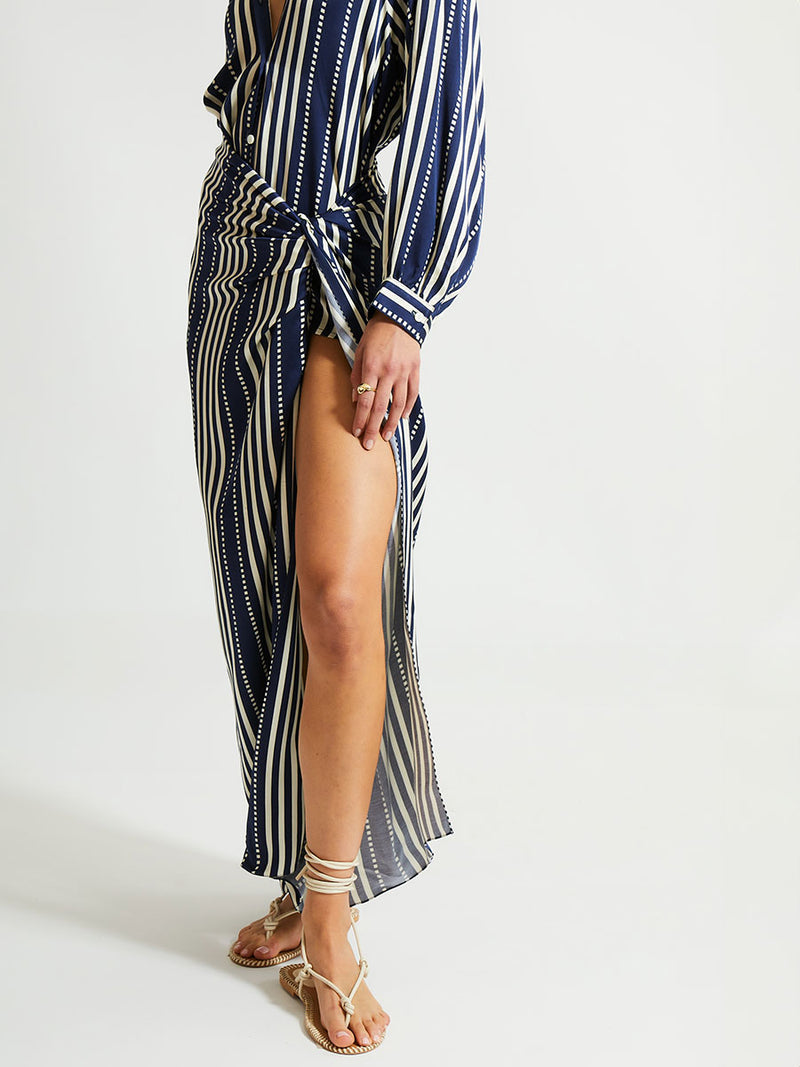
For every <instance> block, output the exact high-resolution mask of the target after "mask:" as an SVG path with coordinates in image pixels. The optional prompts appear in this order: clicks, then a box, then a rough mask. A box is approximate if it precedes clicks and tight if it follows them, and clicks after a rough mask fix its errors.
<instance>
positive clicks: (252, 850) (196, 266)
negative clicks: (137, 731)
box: [187, 0, 485, 1053]
mask: <svg viewBox="0 0 800 1067" xmlns="http://www.w3.org/2000/svg"><path fill="white" fill-rule="evenodd" d="M477 19H478V16H477V9H476V0H285V3H284V0H272V2H271V4H270V3H269V0H231V2H230V3H229V5H228V11H227V15H226V22H225V34H226V45H227V58H226V61H225V64H224V66H223V67H222V69H221V70H220V71H219V73H218V74H217V76H216V78H215V79H214V81H213V82H212V83H211V84H210V85H209V86H208V88H207V90H206V93H205V97H204V103H205V105H206V107H207V108H208V109H209V110H210V111H211V112H212V113H213V114H214V115H215V116H216V117H217V123H218V126H219V128H220V130H221V132H222V135H223V136H222V142H221V144H220V145H219V147H218V149H217V150H216V153H215V156H214V160H213V162H212V164H211V167H210V168H209V171H208V173H207V174H206V176H205V178H204V180H203V184H202V190H201V196H200V207H199V217H198V228H197V239H196V243H195V247H194V251H193V254H192V261H191V274H190V284H189V327H188V337H187V347H188V361H189V371H190V380H191V386H192V405H193V415H194V439H195V451H196V458H197V469H198V476H199V482H200V488H201V492H202V498H203V504H204V508H205V514H206V524H207V533H208V540H209V547H210V551H211V560H212V566H213V575H214V588H215V596H216V606H217V612H218V618H219V624H220V632H221V635H222V641H223V647H224V651H225V656H226V662H227V667H228V673H229V677H230V680H231V684H232V688H233V693H234V699H235V705H236V737H237V741H238V745H239V753H240V758H241V771H242V780H243V784H244V789H245V794H246V797H247V800H248V818H247V832H246V849H245V853H244V858H243V860H242V866H243V867H244V868H245V869H246V870H248V871H250V872H252V873H253V874H257V875H262V876H267V877H271V878H276V879H278V880H280V882H281V886H282V889H283V890H284V895H283V897H277V898H276V899H275V900H273V902H272V905H271V907H270V911H269V913H268V915H267V916H265V917H263V918H261V919H259V920H257V921H256V922H253V923H251V924H250V925H248V926H245V927H244V928H243V929H242V930H241V931H240V932H239V937H238V940H237V941H236V942H235V943H234V944H233V946H232V947H231V950H230V958H231V959H232V960H234V962H236V963H240V964H243V965H245V966H273V965H275V964H279V963H285V961H286V960H289V959H293V958H294V957H296V956H297V955H298V954H299V955H301V957H302V963H295V964H291V965H285V966H283V967H282V968H281V971H280V979H281V983H282V984H283V985H284V987H285V988H286V989H287V990H288V991H289V992H290V993H292V994H294V995H296V996H299V997H300V998H301V1000H302V1001H303V1004H304V1007H305V1012H306V1026H307V1028H308V1030H309V1033H310V1034H311V1035H312V1037H314V1039H315V1040H316V1041H317V1042H318V1043H319V1044H321V1045H322V1046H323V1047H324V1048H327V1049H329V1050H330V1051H333V1052H347V1053H354V1052H366V1051H369V1050H370V1049H373V1048H375V1047H377V1045H378V1044H379V1043H380V1041H381V1040H382V1038H383V1035H384V1030H385V1028H386V1025H387V1023H388V1022H389V1016H388V1014H387V1013H386V1012H385V1011H384V1010H383V1008H382V1007H381V1005H380V1004H379V1003H378V1001H377V1000H376V999H375V997H374V996H373V994H372V992H371V991H370V990H369V989H368V987H367V985H366V983H365V981H364V976H365V975H366V960H364V958H363V957H362V956H361V951H360V945H358V934H357V932H356V943H357V945H358V949H359V960H358V961H356V959H355V957H354V954H353V951H352V948H351V946H350V943H349V941H348V934H349V931H350V929H351V927H352V929H353V930H354V931H355V926H354V925H353V924H354V921H355V920H356V919H357V918H358V912H357V910H356V909H355V907H351V905H350V896H351V895H352V897H353V898H354V900H355V901H356V903H363V902H365V901H366V900H369V899H371V898H373V897H375V896H377V895H378V894H380V893H382V892H385V891H386V890H387V889H391V888H393V887H394V886H397V885H400V884H402V883H403V882H406V881H408V880H409V879H410V878H412V877H414V875H416V874H417V873H419V872H420V871H422V870H424V869H425V867H427V865H428V864H429V862H430V860H431V857H432V855H433V853H432V851H431V849H430V847H429V845H428V842H429V841H431V840H433V839H435V838H439V837H443V836H445V835H446V834H449V833H451V832H452V828H451V824H450V821H449V819H448V816H447V812H446V810H445V807H444V804H443V801H442V798H441V794H440V791H439V787H438V783H437V780H436V774H435V770H434V763H433V753H432V747H431V740H430V734H429V728H428V722H427V717H426V714H425V710H424V707H423V703H422V697H421V694H420V688H419V677H418V670H417V658H416V657H417V652H416V638H415V631H414V588H413V568H412V549H413V545H414V541H415V539H416V534H417V529H418V525H419V521H420V514H421V506H422V500H423V496H424V492H425V477H426V470H427V441H426V427H425V419H424V414H423V410H422V405H421V401H420V398H419V379H420V362H421V359H420V353H421V348H422V345H423V343H424V341H425V339H426V337H427V334H428V332H429V330H430V328H431V324H432V321H433V319H434V318H435V317H436V316H437V315H438V314H439V313H441V312H442V311H443V310H444V309H445V308H446V307H447V306H448V305H449V304H450V303H451V302H452V301H453V300H454V299H455V297H456V295H457V293H458V291H459V290H460V288H461V286H462V285H463V284H464V282H465V281H466V280H467V277H468V276H469V274H470V272H471V270H472V265H473V262H474V259H475V255H476V252H477V247H478V238H479V231H480V227H481V220H482V211H483V194H484V147H485V145H484V142H485V137H484V118H483V82H482V72H481V52H480V41H479V34H478V21H477ZM394 139H396V140H397V145H396V148H397V151H396V156H395V161H394V164H393V167H392V173H391V180H390V181H389V186H388V189H385V188H384V185H383V183H382V181H381V178H380V175H379V173H378V168H377V162H376V155H377V152H378V151H379V150H380V149H381V148H382V147H384V146H385V145H387V144H389V142H391V141H393V140H394ZM301 385H302V388H301ZM301 710H302V715H301Z"/></svg>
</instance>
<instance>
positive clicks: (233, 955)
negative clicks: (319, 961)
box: [228, 897, 300, 967]
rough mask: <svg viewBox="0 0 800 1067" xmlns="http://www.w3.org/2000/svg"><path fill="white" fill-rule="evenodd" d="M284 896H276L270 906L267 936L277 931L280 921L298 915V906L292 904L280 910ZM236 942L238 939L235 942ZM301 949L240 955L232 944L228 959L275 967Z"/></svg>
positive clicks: (265, 925)
mask: <svg viewBox="0 0 800 1067" xmlns="http://www.w3.org/2000/svg"><path fill="white" fill-rule="evenodd" d="M282 900H283V897H275V899H274V900H273V901H272V903H271V904H270V906H269V912H268V914H267V915H266V917H265V918H264V930H265V932H266V935H267V937H270V936H271V935H272V934H274V933H275V928H276V927H277V925H278V923H279V922H282V921H283V920H284V919H285V918H286V917H287V916H289V915H298V914H299V912H298V911H297V908H295V907H294V905H292V907H291V908H288V909H287V910H286V911H282V912H279V911H278V909H279V907H280V903H281V901H282ZM233 944H234V945H235V944H236V941H234V943H233ZM299 951H300V946H299V945H297V946H296V947H295V948H287V949H284V950H283V952H279V953H278V954H277V955H276V956H266V957H262V956H240V955H239V953H238V952H234V949H233V945H231V947H230V949H229V951H228V959H230V960H233V962H234V963H238V964H239V966H240V967H274V966H275V964H276V963H286V961H287V960H293V959H294V958H295V956H296V955H297V954H298V952H299Z"/></svg>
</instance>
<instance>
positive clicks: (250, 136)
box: [246, 133, 256, 144]
mask: <svg viewBox="0 0 800 1067" xmlns="http://www.w3.org/2000/svg"><path fill="white" fill-rule="evenodd" d="M255 139H256V135H255V134H254V133H248V135H247V138H246V140H247V143H248V144H252V143H253V142H254V141H255Z"/></svg>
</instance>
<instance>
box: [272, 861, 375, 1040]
mask: <svg viewBox="0 0 800 1067" xmlns="http://www.w3.org/2000/svg"><path fill="white" fill-rule="evenodd" d="M357 860H358V856H356V859H355V860H352V861H350V862H349V863H348V862H343V861H339V860H322V859H320V858H319V857H318V856H315V855H314V853H313V852H311V850H310V849H309V848H308V846H307V845H306V865H305V867H304V868H303V870H302V871H301V872H300V875H301V877H303V878H304V879H305V882H306V886H307V887H308V888H309V889H313V890H315V891H316V892H318V893H343V892H347V893H349V891H350V888H351V886H352V885H353V884H354V882H355V871H353V873H352V874H351V875H349V876H344V877H337V876H336V875H332V874H325V873H324V872H323V871H316V872H315V873H314V874H311V873H310V871H309V866H308V865H309V863H320V864H323V865H324V866H325V867H332V868H333V869H334V870H336V869H338V870H344V869H346V868H348V867H355V864H356V861H357ZM358 917H359V912H358V908H356V907H355V906H354V907H351V908H350V927H351V929H352V931H353V933H354V935H355V939H356V947H357V948H358V977H357V978H356V980H355V982H354V983H353V986H352V988H351V990H350V992H349V993H345V991H344V990H343V989H340V988H339V986H338V985H336V983H335V982H332V981H331V980H330V978H326V977H325V975H324V974H320V973H319V971H316V970H314V968H313V967H312V966H311V964H310V963H309V960H308V955H307V953H306V937H305V930H304V931H303V933H302V935H301V938H300V952H301V954H302V957H303V962H302V963H294V964H289V966H287V967H281V969H280V973H279V978H280V982H281V985H282V986H283V988H284V989H285V990H286V991H287V993H290V994H291V995H292V996H293V997H297V998H298V999H299V1000H300V1001H301V1002H302V1004H303V1008H304V1011H305V1027H306V1030H307V1031H308V1033H309V1034H310V1036H311V1037H312V1038H313V1039H314V1041H316V1043H317V1044H318V1045H320V1046H321V1047H322V1048H324V1049H327V1051H328V1052H339V1053H342V1054H343V1055H345V1056H354V1055H357V1054H358V1053H359V1052H371V1051H372V1050H373V1049H376V1048H378V1046H379V1045H381V1044H383V1040H384V1039H383V1037H381V1039H380V1040H379V1041H373V1042H372V1043H371V1044H369V1045H359V1044H358V1042H357V1041H353V1043H352V1044H350V1045H344V1046H340V1045H334V1043H333V1042H332V1041H331V1039H330V1037H329V1036H328V1030H327V1027H326V1026H325V1025H324V1024H323V1022H322V1014H321V1012H320V1007H319V998H318V997H317V990H316V988H315V986H314V979H315V978H318V979H319V980H320V981H321V982H324V983H325V985H327V986H329V987H330V988H331V989H332V990H333V991H334V992H335V993H338V995H339V1003H340V1005H341V1007H342V1011H343V1012H344V1025H345V1028H349V1026H350V1020H351V1019H352V1017H353V1015H354V1014H355V1005H354V1004H353V997H354V996H355V994H356V990H357V989H358V987H359V986H360V985H361V983H362V982H363V980H364V979H365V978H366V976H367V973H368V971H369V965H368V963H367V961H366V960H365V959H364V956H363V954H362V952H361V942H360V941H359V939H358V930H357V929H356V925H355V924H356V922H357V920H358Z"/></svg>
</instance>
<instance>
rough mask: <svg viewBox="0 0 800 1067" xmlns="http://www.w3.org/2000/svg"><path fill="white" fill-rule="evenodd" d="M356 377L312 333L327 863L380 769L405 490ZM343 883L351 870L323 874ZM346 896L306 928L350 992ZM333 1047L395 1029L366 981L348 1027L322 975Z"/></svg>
mask: <svg viewBox="0 0 800 1067" xmlns="http://www.w3.org/2000/svg"><path fill="white" fill-rule="evenodd" d="M351 388H352V387H351V384H350V370H349V365H348V363H347V359H346V357H345V354H344V352H343V351H342V349H341V346H340V344H339V342H338V340H336V339H333V338H324V337H314V338H313V342H312V344H311V346H310V349H309V353H308V361H307V364H306V368H305V372H304V376H303V386H302V394H301V400H300V412H299V418H298V430H297V447H296V471H297V492H298V499H297V511H296V523H295V549H296V560H297V574H298V584H299V592H300V615H301V619H302V624H303V633H304V636H305V642H306V646H307V650H308V663H307V674H306V686H305V693H304V699H303V711H302V716H301V719H300V732H299V756H300V769H301V773H302V776H303V796H304V803H305V811H306V837H307V840H308V843H309V846H310V847H311V849H312V850H313V851H314V852H315V853H316V854H317V855H318V856H320V857H323V858H325V859H332V860H333V859H335V860H345V859H348V858H350V857H352V856H355V854H356V853H357V852H358V849H359V845H360V844H361V838H362V835H363V832H364V823H365V820H366V817H367V811H368V809H369V800H370V796H371V793H372V784H373V780H374V776H375V768H376V765H377V761H378V752H379V749H380V741H381V733H382V730H383V716H384V707H385V701H386V663H385V649H384V637H383V625H382V620H381V578H382V569H383V561H384V556H385V553H386V544H387V541H388V537H389V529H390V525H391V519H392V514H393V511H394V504H395V498H396V493H397V477H396V472H395V465H394V457H393V455H392V449H391V446H390V444H389V443H388V442H386V441H383V440H382V439H380V438H379V439H378V440H377V441H376V444H375V447H374V448H373V449H372V450H371V451H366V450H365V449H364V448H362V446H361V444H360V442H359V441H358V440H357V439H356V438H355V437H353V435H352V433H351V432H350V427H351V426H352V420H353V404H352V399H351ZM317 869H318V870H320V871H322V872H324V873H330V874H337V875H339V876H342V875H346V874H348V873H350V871H351V870H352V868H350V869H349V870H338V871H337V870H333V869H331V868H326V867H324V866H318V867H317ZM349 907H350V897H349V893H330V894H327V893H317V892H315V891H313V890H310V889H308V888H306V895H305V898H304V905H303V914H302V923H303V927H304V929H305V936H306V950H307V952H308V958H309V960H310V961H311V965H312V966H313V967H314V968H315V970H318V971H320V972H321V973H322V974H324V975H325V976H326V977H328V978H330V979H331V981H333V982H335V983H336V984H337V985H338V986H340V987H341V988H342V989H344V990H345V991H347V990H349V989H350V987H351V986H352V984H353V982H354V981H355V979H356V977H357V975H358V966H357V963H356V960H355V956H354V954H353V950H352V948H351V947H350V944H349V942H348V941H347V932H348V930H349V928H350V911H349ZM315 984H316V989H317V995H318V997H319V1001H320V1009H321V1014H322V1021H323V1023H324V1025H325V1026H326V1027H327V1028H328V1033H329V1036H330V1038H331V1041H333V1042H334V1044H336V1045H340V1046H345V1045H350V1044H353V1042H354V1041H355V1042H358V1043H359V1044H369V1043H370V1042H372V1041H374V1040H377V1039H378V1038H379V1037H380V1034H381V1032H382V1031H383V1029H384V1027H385V1026H386V1024H387V1023H388V1021H389V1017H388V1015H387V1014H386V1013H385V1012H384V1011H382V1009H381V1007H380V1005H379V1004H378V1002H377V1001H376V1000H375V998H374V997H373V995H372V993H371V992H370V991H369V989H368V988H367V986H366V985H365V983H363V982H362V984H361V985H360V986H359V988H358V990H357V992H356V995H355V997H354V999H353V1003H354V1005H355V1008H356V1012H355V1014H354V1016H353V1017H352V1019H351V1020H350V1029H349V1030H348V1029H347V1028H345V1025H344V1013H343V1012H342V1009H341V1006H340V1005H339V999H338V997H337V995H336V993H335V992H334V991H333V990H332V989H330V988H329V987H328V986H326V985H324V983H322V982H317V981H316V979H315Z"/></svg>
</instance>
